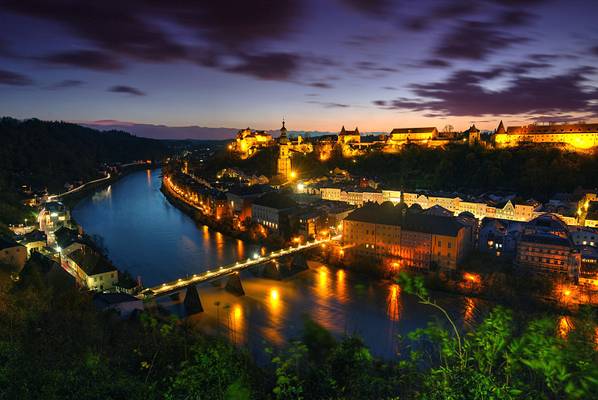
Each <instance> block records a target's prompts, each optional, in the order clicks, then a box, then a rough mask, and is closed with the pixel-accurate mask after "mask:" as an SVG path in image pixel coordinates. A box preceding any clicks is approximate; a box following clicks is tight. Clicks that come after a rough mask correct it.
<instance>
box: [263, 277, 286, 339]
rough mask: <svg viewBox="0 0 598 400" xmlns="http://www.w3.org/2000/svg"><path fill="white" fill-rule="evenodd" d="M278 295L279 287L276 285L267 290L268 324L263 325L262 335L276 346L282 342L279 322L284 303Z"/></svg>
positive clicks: (281, 327) (279, 293) (279, 294)
mask: <svg viewBox="0 0 598 400" xmlns="http://www.w3.org/2000/svg"><path fill="white" fill-rule="evenodd" d="M280 296H281V292H280V288H279V287H277V286H274V287H272V288H270V290H269V291H268V295H267V296H266V308H267V312H268V326H265V327H264V329H263V332H264V336H265V337H266V338H267V339H268V341H269V342H271V343H273V344H275V345H278V346H280V345H282V344H283V343H284V339H283V336H282V329H283V326H282V324H281V322H282V317H283V315H282V313H283V310H284V305H283V303H282V301H281V298H280Z"/></svg>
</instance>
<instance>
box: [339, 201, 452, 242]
mask: <svg viewBox="0 0 598 400" xmlns="http://www.w3.org/2000/svg"><path fill="white" fill-rule="evenodd" d="M404 207H405V206H404V205H401V204H398V205H396V206H394V205H393V204H392V203H390V202H384V203H382V204H375V203H368V204H366V205H365V206H363V207H361V208H358V209H357V210H355V211H353V212H352V213H351V214H349V215H348V216H347V218H346V219H347V220H348V221H360V222H370V223H374V224H380V225H396V226H401V227H402V228H403V229H405V230H408V231H414V232H422V233H430V234H437V235H445V236H456V235H457V234H458V232H459V230H460V229H461V228H463V227H464V225H463V224H462V223H461V222H459V220H458V219H457V218H455V217H445V216H439V215H429V214H422V213H416V212H412V211H407V212H404V211H403V209H404Z"/></svg>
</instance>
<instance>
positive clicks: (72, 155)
mask: <svg viewBox="0 0 598 400" xmlns="http://www.w3.org/2000/svg"><path fill="white" fill-rule="evenodd" d="M0 143H1V145H0V223H2V222H4V223H16V222H19V221H15V219H16V216H17V215H19V214H20V213H22V212H23V210H22V207H21V206H20V203H19V200H20V199H19V198H18V196H17V192H18V190H19V188H20V186H21V185H28V186H31V187H32V188H33V189H41V188H46V187H47V188H48V190H49V191H50V192H60V191H62V190H63V189H64V184H65V183H66V182H75V181H88V180H90V179H93V178H96V177H98V168H99V167H100V166H101V164H102V163H115V162H122V163H127V162H130V161H134V160H140V159H143V160H145V159H160V158H162V157H163V156H164V155H165V154H166V152H167V145H166V144H165V143H164V142H161V141H159V140H154V139H145V138H139V137H136V136H133V135H131V134H129V133H126V132H121V131H107V132H102V131H98V130H95V129H91V128H86V127H83V126H80V125H76V124H71V123H66V122H48V121H40V120H38V119H29V120H24V121H20V120H17V119H14V118H1V119H0Z"/></svg>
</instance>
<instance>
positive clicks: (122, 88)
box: [108, 85, 145, 96]
mask: <svg viewBox="0 0 598 400" xmlns="http://www.w3.org/2000/svg"><path fill="white" fill-rule="evenodd" d="M108 91H109V92H112V93H123V94H129V95H131V96H145V92H142V91H141V90H139V89H137V88H134V87H132V86H127V85H116V86H112V87H110V88H109V89H108Z"/></svg>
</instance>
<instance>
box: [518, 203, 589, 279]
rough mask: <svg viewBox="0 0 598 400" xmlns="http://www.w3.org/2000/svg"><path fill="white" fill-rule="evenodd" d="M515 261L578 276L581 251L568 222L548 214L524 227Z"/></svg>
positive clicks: (542, 270)
mask: <svg viewBox="0 0 598 400" xmlns="http://www.w3.org/2000/svg"><path fill="white" fill-rule="evenodd" d="M515 263H516V264H517V265H518V266H520V267H524V268H528V269H529V270H531V271H534V272H539V273H554V274H563V275H566V276H568V277H569V278H570V279H577V278H578V276H579V270H580V267H581V252H580V250H579V249H578V248H577V247H576V246H575V244H574V243H573V240H572V239H571V234H570V233H569V230H568V228H567V225H566V224H565V223H564V222H563V221H562V220H560V219H559V218H557V217H556V216H554V215H552V214H545V215H542V216H540V217H537V218H535V219H534V220H532V221H530V222H529V223H528V224H526V226H525V227H524V229H523V233H522V235H521V238H520V239H519V241H518V243H517V254H516V259H515Z"/></svg>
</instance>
